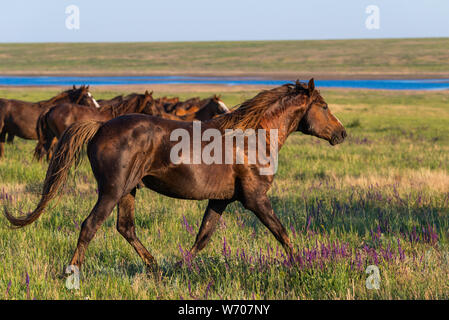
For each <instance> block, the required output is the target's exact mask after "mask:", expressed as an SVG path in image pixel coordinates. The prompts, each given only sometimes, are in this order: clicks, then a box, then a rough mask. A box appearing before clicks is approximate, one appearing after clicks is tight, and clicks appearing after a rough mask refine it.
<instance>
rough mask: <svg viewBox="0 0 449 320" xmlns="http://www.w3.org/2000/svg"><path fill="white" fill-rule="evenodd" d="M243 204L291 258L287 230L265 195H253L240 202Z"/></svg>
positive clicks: (291, 249) (290, 246) (291, 253)
mask: <svg viewBox="0 0 449 320" xmlns="http://www.w3.org/2000/svg"><path fill="white" fill-rule="evenodd" d="M242 204H243V206H244V207H245V208H246V209H248V210H251V211H252V212H254V213H255V214H256V216H257V217H258V218H259V220H260V221H261V222H262V223H263V224H264V225H265V226H266V227H267V228H268V230H270V231H271V233H272V234H273V235H274V237H275V238H276V240H277V241H279V242H280V243H281V245H282V247H283V248H284V250H285V252H286V253H287V256H289V257H290V258H292V255H293V248H292V245H291V243H290V240H289V238H288V234H287V231H286V230H285V228H284V226H283V225H282V223H281V221H279V218H278V217H277V216H276V214H275V213H274V211H273V208H272V207H271V203H270V200H269V199H268V197H267V196H266V195H263V196H262V195H261V196H255V195H253V197H252V198H251V199H247V200H245V201H243V202H242Z"/></svg>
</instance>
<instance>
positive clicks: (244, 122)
mask: <svg viewBox="0 0 449 320" xmlns="http://www.w3.org/2000/svg"><path fill="white" fill-rule="evenodd" d="M307 92H308V89H307V85H306V84H304V83H301V82H299V81H296V83H286V84H284V85H282V86H280V87H277V88H274V89H271V90H263V91H262V92H260V93H259V94H257V95H256V96H255V97H254V98H251V99H249V100H246V101H245V102H243V103H242V104H241V105H240V106H238V107H237V108H234V110H232V111H231V112H230V113H227V114H223V115H221V116H219V117H217V118H216V119H214V120H213V121H216V123H218V126H219V127H220V129H222V130H224V129H242V130H245V129H250V128H253V129H255V128H257V127H258V126H259V123H260V122H261V120H262V118H263V117H264V115H265V114H266V113H267V111H268V110H269V109H270V107H271V106H273V105H274V104H277V106H276V109H277V110H279V109H278V108H283V107H285V106H286V105H287V104H288V101H291V99H292V98H294V97H297V96H298V95H305V94H306V93H307Z"/></svg>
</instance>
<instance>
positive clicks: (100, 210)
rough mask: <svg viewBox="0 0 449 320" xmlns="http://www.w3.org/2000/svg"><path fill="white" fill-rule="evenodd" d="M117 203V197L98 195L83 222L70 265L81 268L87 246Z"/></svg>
mask: <svg viewBox="0 0 449 320" xmlns="http://www.w3.org/2000/svg"><path fill="white" fill-rule="evenodd" d="M117 202H118V197H116V196H110V195H102V194H100V195H99V197H98V201H97V203H96V204H95V207H94V208H93V209H92V211H91V212H90V214H89V216H88V217H87V218H86V220H84V222H83V224H82V226H81V232H80V235H79V238H78V244H77V246H76V249H75V252H74V253H73V257H72V260H71V262H70V265H74V266H77V267H78V268H81V265H82V264H83V261H84V254H85V252H86V249H87V246H88V245H89V242H90V241H91V240H92V238H93V237H94V236H95V233H96V232H97V230H98V228H99V227H100V226H101V224H102V223H103V222H104V221H105V220H106V218H107V217H108V216H109V215H110V214H111V212H112V209H113V208H114V206H115V205H116V204H117Z"/></svg>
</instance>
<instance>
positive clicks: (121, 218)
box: [4, 79, 346, 270]
mask: <svg viewBox="0 0 449 320" xmlns="http://www.w3.org/2000/svg"><path fill="white" fill-rule="evenodd" d="M198 123H200V122H198ZM200 124H201V125H202V128H201V131H202V132H204V131H205V130H208V129H216V130H218V131H219V132H221V134H222V135H221V138H223V139H224V136H225V134H224V132H225V131H224V130H227V129H244V130H246V129H266V130H271V129H273V130H276V132H278V134H277V135H276V136H277V144H278V146H279V148H280V147H281V146H282V145H283V144H284V142H285V141H286V139H287V137H288V136H289V135H290V134H291V133H293V132H295V131H300V132H302V133H305V134H308V135H313V136H316V137H319V138H321V139H325V140H327V141H329V143H330V144H331V145H335V144H338V143H341V142H343V140H344V139H345V137H346V131H345V129H344V127H343V125H342V124H341V123H340V121H338V119H337V118H335V116H333V115H332V113H331V112H330V110H329V108H328V105H327V103H326V102H325V101H324V99H323V98H322V96H321V95H320V93H319V92H318V90H315V87H314V82H313V79H311V80H310V81H309V83H308V84H303V83H300V82H299V81H297V82H296V84H285V85H283V86H281V87H277V88H274V89H271V90H265V91H262V92H260V93H259V94H257V95H256V96H255V97H254V98H252V99H250V100H248V101H246V102H244V103H243V104H242V105H241V106H240V107H239V108H237V109H235V110H234V111H233V112H231V113H228V114H224V115H222V116H220V117H218V118H215V119H212V120H209V121H206V122H203V123H200ZM195 125H196V124H195V123H189V122H181V121H171V120H166V119H161V118H158V117H153V116H148V115H142V114H132V115H125V116H121V117H118V118H115V119H112V120H110V121H108V122H106V123H104V122H101V121H87V122H78V123H75V124H73V125H72V126H70V127H69V128H68V129H67V130H66V131H65V132H64V134H63V136H62V137H61V139H60V141H59V143H58V146H57V151H56V153H55V156H54V157H53V159H52V160H51V162H50V165H49V168H48V171H47V175H46V178H45V182H44V187H43V191H42V197H41V200H40V202H39V204H38V205H37V208H36V209H35V210H34V211H33V212H31V213H29V214H28V215H26V216H24V217H14V216H12V215H11V214H10V213H9V212H8V211H7V210H6V209H5V211H4V214H5V216H6V218H7V219H8V220H9V222H10V223H11V224H12V226H15V227H24V226H26V225H28V224H30V223H32V222H33V221H35V220H36V219H37V218H38V217H39V216H40V215H41V214H42V213H43V212H44V210H45V207H46V206H47V204H48V202H49V201H50V200H51V199H53V198H54V197H55V196H56V194H57V192H58V190H59V188H60V187H61V186H62V185H63V184H64V181H65V180H66V178H67V175H68V172H69V170H70V167H71V166H72V164H73V163H74V162H76V160H77V159H79V157H80V153H81V151H82V149H83V145H84V144H86V143H87V154H88V157H89V161H90V164H91V167H92V171H93V173H94V176H95V179H96V180H97V183H98V200H97V203H96V204H95V206H94V208H93V209H92V211H91V213H90V214H89V216H88V217H87V218H86V220H84V222H83V224H82V227H81V232H80V236H79V239H78V244H77V247H76V249H75V252H74V254H73V257H72V260H71V262H70V264H71V265H74V266H76V267H78V268H79V267H81V265H82V263H83V260H84V254H85V251H86V248H87V246H88V245H89V242H90V241H91V240H92V238H93V237H94V235H95V233H96V232H97V230H98V228H99V227H100V226H101V224H102V223H103V222H104V221H105V220H106V218H107V217H108V216H109V215H110V214H111V212H112V210H113V208H114V207H115V206H116V205H117V206H118V211H117V212H118V218H117V229H118V231H119V233H120V234H121V235H122V236H123V237H124V238H125V239H126V240H127V241H128V242H129V243H130V244H131V246H132V247H133V248H134V249H135V250H136V251H137V253H138V254H139V256H140V257H141V258H142V260H143V261H144V263H145V264H146V266H147V267H148V268H149V269H150V270H157V269H156V268H157V264H156V261H155V259H154V258H153V256H152V255H151V254H150V252H149V251H148V250H147V249H146V248H145V247H144V246H143V244H142V243H141V242H140V240H139V239H138V238H137V236H136V231H135V224H134V205H135V204H134V202H135V196H136V187H137V185H138V184H139V182H140V181H143V183H144V185H145V186H146V187H147V188H149V189H151V190H154V191H156V192H158V193H161V194H164V195H166V196H169V197H173V198H180V199H191V200H204V199H208V200H209V203H208V205H207V208H206V212H205V214H204V217H203V220H202V223H201V226H200V228H199V232H198V234H197V236H196V240H195V242H194V244H193V247H192V248H191V250H190V254H191V257H192V258H193V257H194V256H195V255H196V254H197V253H198V252H199V251H200V250H201V249H203V248H204V246H205V245H206V244H207V243H208V241H209V239H210V237H211V235H212V233H213V231H214V229H215V227H216V225H217V222H218V221H219V218H220V216H221V214H222V213H223V211H224V210H225V208H226V206H227V205H228V204H229V203H231V202H234V201H240V202H241V203H242V204H243V206H244V207H245V208H246V209H249V210H251V211H252V212H253V213H254V214H255V215H256V216H257V217H258V218H259V219H260V221H261V222H262V223H263V224H264V225H265V226H266V227H267V228H268V229H269V230H270V231H271V232H272V234H273V235H274V236H275V238H276V239H277V240H278V241H279V242H280V243H281V244H282V246H283V248H284V249H285V251H286V253H287V255H288V256H289V257H292V251H293V249H292V245H291V244H290V241H289V238H288V235H287V232H286V230H285V228H284V226H283V225H282V224H281V222H280V220H279V219H278V217H277V216H276V214H275V213H274V211H273V209H272V207H271V204H270V200H269V198H268V196H267V191H268V190H269V189H270V187H271V184H272V182H273V179H274V174H264V175H262V174H260V171H259V169H261V166H262V165H261V164H259V163H256V164H245V163H244V164H217V163H213V164H205V163H199V164H188V163H179V164H175V163H173V161H172V158H171V151H170V150H171V149H172V147H173V146H174V144H175V142H173V141H172V139H171V134H172V133H173V132H174V130H176V129H184V130H186V131H187V132H189V133H190V134H192V132H193V134H194V132H195V131H194V126H195ZM270 132H271V131H270ZM270 135H271V134H270ZM273 136H274V135H273ZM221 138H220V136H219V138H218V139H219V140H221ZM194 143H195V142H194ZM270 143H271V137H270ZM201 148H202V150H204V142H202V145H201ZM233 148H234V147H233ZM234 150H235V149H234ZM270 150H271V149H270Z"/></svg>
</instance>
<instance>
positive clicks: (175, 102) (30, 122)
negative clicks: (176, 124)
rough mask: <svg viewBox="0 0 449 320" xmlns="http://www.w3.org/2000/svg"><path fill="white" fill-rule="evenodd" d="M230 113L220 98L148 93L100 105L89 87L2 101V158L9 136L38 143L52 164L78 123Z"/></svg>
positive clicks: (38, 149) (40, 154)
mask: <svg viewBox="0 0 449 320" xmlns="http://www.w3.org/2000/svg"><path fill="white" fill-rule="evenodd" d="M226 112H229V109H228V108H227V107H226V105H225V104H224V103H223V101H221V100H220V98H219V97H218V96H217V95H214V96H212V97H210V98H207V99H200V98H198V97H197V98H191V99H189V100H186V101H179V98H177V97H176V98H167V97H162V98H158V99H153V94H152V93H148V91H147V92H145V93H144V94H137V93H132V94H129V95H127V96H125V97H123V95H120V96H117V97H115V98H112V99H110V100H99V101H98V102H97V101H96V100H95V99H94V98H93V96H92V94H91V93H90V92H89V86H81V87H79V88H76V87H75V86H73V88H72V89H70V90H67V91H64V92H62V93H60V94H58V95H57V96H55V97H53V98H51V99H49V100H45V101H40V102H36V103H31V102H25V101H20V100H9V99H0V157H2V156H3V155H4V144H5V142H6V135H8V139H7V141H8V143H12V142H13V140H14V137H15V136H18V137H19V138H22V139H29V140H38V144H37V146H36V148H35V152H34V156H35V157H36V158H37V159H38V160H41V159H42V158H43V157H44V156H45V155H47V160H50V158H51V156H52V149H53V147H54V145H55V143H56V141H57V140H58V139H59V137H60V136H61V135H62V133H63V132H64V130H65V129H67V128H68V127H69V126H70V125H71V124H72V123H75V122H80V121H84V120H93V119H95V120H99V121H108V120H111V119H113V118H116V117H118V116H121V115H124V114H128V113H143V114H148V115H155V116H158V117H161V118H165V119H171V120H180V121H193V120H199V121H205V120H209V119H212V118H213V117H215V116H217V115H219V114H222V113H226Z"/></svg>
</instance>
